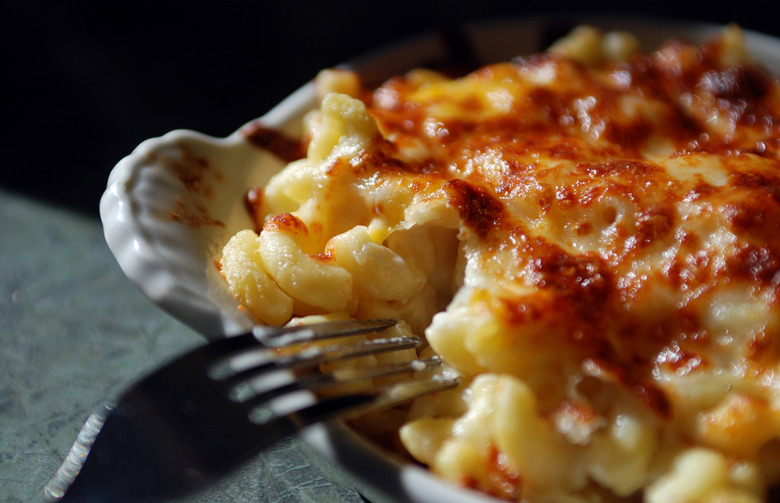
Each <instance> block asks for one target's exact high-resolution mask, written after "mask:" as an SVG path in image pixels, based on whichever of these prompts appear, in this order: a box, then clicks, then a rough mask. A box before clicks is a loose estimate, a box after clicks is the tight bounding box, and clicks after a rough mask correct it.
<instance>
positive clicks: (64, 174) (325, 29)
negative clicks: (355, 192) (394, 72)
mask: <svg viewBox="0 0 780 503" xmlns="http://www.w3.org/2000/svg"><path fill="white" fill-rule="evenodd" d="M4 5H5V6H4V7H3V8H2V11H4V12H3V14H2V18H3V19H2V24H3V25H4V28H3V29H0V37H2V38H1V39H0V43H2V51H3V60H4V62H3V63H4V64H3V76H2V77H1V78H0V79H1V80H2V81H4V82H5V84H6V85H5V86H4V87H5V88H6V90H5V91H4V95H5V103H6V106H5V107H4V112H5V113H4V114H3V123H4V126H3V127H4V133H3V143H2V151H3V154H4V155H3V156H2V159H3V161H4V162H3V165H2V166H1V167H0V189H4V190H6V191H10V192H15V193H20V194H24V195H29V196H30V197H34V198H37V199H40V200H41V201H44V202H47V203H51V204H54V205H57V206H62V207H63V208H66V209H72V210H76V211H79V212H83V213H85V214H88V215H90V216H94V217H97V207H98V200H99V198H100V195H101V194H102V192H103V189H104V187H105V183H106V178H107V177H108V173H109V172H110V170H111V168H112V167H113V166H114V164H115V163H116V162H117V161H118V160H119V159H121V158H122V157H123V156H125V155H126V154H128V153H129V152H130V151H131V150H132V149H133V148H134V147H135V146H136V145H137V144H138V143H140V142H141V141H142V140H144V139H146V138H149V137H152V136H159V135H161V134H163V133H165V132H167V131H169V130H172V129H178V128H186V129H194V130H197V131H201V132H204V133H207V134H210V135H215V136H225V135H228V134H230V133H232V132H233V131H234V130H235V129H237V128H238V127H239V126H240V125H242V124H244V123H245V122H247V121H249V120H251V119H253V118H255V117H258V116H260V115H262V114H263V113H265V112H266V111H268V109H270V108H271V107H272V106H273V105H274V104H275V103H277V102H278V101H279V100H281V99H282V98H284V97H285V96H286V95H288V94H289V93H290V92H292V91H293V90H295V89H296V88H297V87H299V86H300V85H302V84H303V83H305V82H306V81H307V80H309V79H310V78H311V77H313V76H314V75H315V74H316V72H317V71H318V70H319V69H321V68H324V67H328V66H333V65H335V64H338V63H340V62H342V61H344V60H348V59H350V58H353V57H355V56H357V55H360V54H361V53H364V52H366V51H369V50H371V49H374V48H377V47H380V46H382V45H385V44H388V43H391V42H393V41H396V40H398V39H400V38H404V37H406V36H410V35H415V34H419V33H423V32H426V31H430V30H437V29H443V28H449V27H452V26H456V25H458V24H462V23H465V22H469V21H475V20H490V19H500V18H507V17H520V16H528V15H537V14H555V13H586V14H598V13H619V14H630V15H637V16H648V17H655V18H658V17H661V18H671V19H683V20H699V21H706V22H714V23H727V22H731V21H734V22H737V23H739V24H741V25H742V26H743V27H744V28H746V29H752V30H756V31H761V32H765V33H768V34H772V35H780V23H778V22H777V18H776V13H775V12H774V10H773V8H772V7H771V5H772V3H771V2H760V3H759V2H756V3H751V2H745V1H740V2H736V1H733V0H732V1H728V2H718V1H708V2H706V3H705V2H685V1H684V0H678V1H675V2H673V1H655V2H647V1H635V2H633V3H629V2H620V3H615V2H583V1H581V0H580V1H555V0H549V1H539V2H529V1H506V0H479V1H475V2H471V3H464V2H455V1H452V2H433V1H428V0H418V1H407V0H396V1H388V0H385V1H375V2H371V1H367V0H363V1H352V0H348V1H342V2H335V1H333V0H331V1H320V2H311V1H309V2H306V1H294V0H271V1H262V0H256V1H254V2H238V1H223V2H213V3H206V4H204V3H194V2H148V1H132V2H124V3H121V2H110V1H109V2H101V3H98V2H86V3H85V2H75V3H74V2H66V1H55V0H39V1H26V0H6V2H5V3H4ZM9 154H10V155H9ZM0 197H1V196H0ZM0 239H2V238H0Z"/></svg>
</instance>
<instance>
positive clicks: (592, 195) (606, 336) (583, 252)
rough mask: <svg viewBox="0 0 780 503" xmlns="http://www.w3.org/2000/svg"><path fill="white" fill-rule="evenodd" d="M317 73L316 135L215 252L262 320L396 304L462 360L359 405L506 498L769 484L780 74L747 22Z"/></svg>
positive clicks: (356, 314)
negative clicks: (397, 393)
mask: <svg viewBox="0 0 780 503" xmlns="http://www.w3.org/2000/svg"><path fill="white" fill-rule="evenodd" d="M317 92H318V96H319V97H320V100H321V106H320V107H319V109H318V110H316V111H315V112H313V113H311V114H310V115H309V116H308V117H307V128H308V133H307V137H309V138H310V141H309V143H308V152H307V156H306V158H304V159H301V160H298V161H294V162H292V163H290V164H289V165H288V166H287V167H286V168H285V169H284V170H282V171H281V172H280V173H278V174H277V175H276V176H275V177H274V178H273V179H272V180H271V181H270V182H269V183H268V185H267V186H266V187H264V188H262V197H261V198H260V201H261V202H260V206H259V208H258V211H257V214H258V215H260V218H259V221H258V222H257V229H255V230H244V231H241V232H239V233H238V234H236V235H235V236H233V237H232V238H231V239H230V240H229V241H228V242H227V243H226V244H225V246H224V249H223V250H222V255H221V257H220V259H219V266H220V270H221V273H222V275H223V277H224V278H225V280H226V281H227V283H228V285H229V287H230V289H231V291H232V292H233V294H234V295H235V297H236V298H237V299H238V301H239V302H240V303H241V304H242V305H243V306H244V307H245V308H246V309H247V310H248V311H249V312H251V313H252V314H253V315H254V316H255V317H256V318H257V320H258V321H259V322H262V323H267V324H283V323H286V322H288V321H289V320H291V319H294V318H303V319H304V321H306V320H309V319H321V318H323V317H324V318H369V317H392V318H397V319H399V320H403V322H402V323H401V324H399V326H398V327H396V328H394V329H393V330H395V331H397V332H398V333H399V334H401V333H407V334H408V333H410V332H411V333H415V334H418V335H424V336H425V338H426V341H427V344H428V346H426V347H425V348H424V349H423V350H422V351H423V353H426V354H428V353H436V354H438V355H440V356H441V357H442V358H443V359H444V361H445V362H446V363H447V364H448V365H449V366H451V367H453V368H454V369H456V370H457V371H458V372H459V373H460V375H461V383H460V385H459V386H458V388H456V389H454V390H451V391H448V392H444V393H439V394H436V395H431V396H428V397H424V398H421V399H418V400H417V401H416V402H415V403H413V404H412V405H411V407H409V408H408V410H407V409H398V410H395V411H391V412H388V413H385V414H383V415H381V416H379V415H369V416H367V417H366V418H363V419H362V420H361V421H360V422H359V423H358V424H359V427H360V428H362V429H363V430H364V431H366V432H367V433H368V434H371V435H374V434H378V433H379V432H381V431H386V430H388V429H390V430H393V431H395V432H396V433H397V435H398V438H399V439H400V442H401V444H402V445H403V449H404V450H405V451H406V453H408V454H409V455H411V456H412V457H413V458H415V459H416V460H417V461H418V462H420V463H422V464H424V465H426V466H428V467H429V468H430V469H431V470H432V471H434V472H435V473H437V474H438V475H440V476H441V477H443V478H445V479H447V480H450V481H452V482H453V483H455V484H460V485H463V486H467V487H472V488H476V489H479V490H482V491H485V492H487V493H490V494H493V495H496V496H499V497H502V498H506V499H509V500H515V501H529V502H534V503H538V502H572V503H573V502H583V503H584V502H593V501H604V502H619V501H637V500H638V499H641V500H643V501H646V502H648V503H667V502H690V503H693V502H697V503H703V502H709V503H716V502H759V501H764V500H765V499H766V497H767V496H766V494H767V490H768V488H770V487H772V486H774V485H776V484H778V483H780V442H779V441H778V439H779V438H780V381H779V380H780V373H779V372H778V371H780V369H779V368H778V363H779V362H780V297H778V293H780V227H778V225H780V224H778V222H780V170H779V169H778V168H780V157H779V156H778V151H779V150H778V149H780V126H778V124H780V85H779V84H778V81H777V80H776V79H774V78H773V77H770V76H767V75H766V74H765V73H764V72H763V71H762V70H761V69H760V68H759V67H757V66H756V64H755V63H753V62H752V60H750V57H749V55H748V53H747V50H746V49H745V47H744V41H743V39H742V37H741V32H740V30H739V28H737V27H733V26H731V27H728V28H726V29H724V31H723V33H722V34H721V35H720V36H719V37H716V38H715V39H713V40H711V41H709V42H707V43H706V44H703V45H702V46H696V45H693V44H690V43H687V42H684V41H670V42H668V43H666V44H664V45H663V46H662V47H660V48H659V49H658V50H656V51H655V52H652V53H647V54H645V53H642V52H641V51H640V48H639V45H638V43H637V41H636V40H635V39H634V38H633V37H632V36H630V35H627V34H624V33H608V34H604V33H602V32H599V31H597V30H594V29H592V28H588V27H583V28H579V29H577V30H575V31H574V32H572V34H570V35H569V36H568V37H566V38H564V39H562V40H561V41H559V42H558V43H556V44H555V45H553V46H552V47H551V48H550V50H549V51H547V52H545V53H543V54H540V55H534V56H528V57H523V58H518V59H517V60H516V61H513V62H512V63H505V64H494V65H490V66H487V67H485V68H482V69H479V70H476V71H475V72H473V73H471V74H468V75H465V76H463V77H460V78H449V77H446V76H444V75H442V74H438V73H436V72H432V71H429V70H415V71H412V72H410V73H408V74H406V75H403V76H399V77H396V78H394V79H391V80H389V81H388V82H387V83H385V84H384V85H382V86H380V87H379V88H377V89H376V90H374V91H373V92H369V91H368V90H365V89H363V87H362V84H361V83H360V80H359V78H358V77H357V75H355V74H354V73H351V72H347V71H341V70H330V71H324V72H323V73H322V74H321V75H320V76H319V77H318V79H317ZM307 317H313V318H307ZM415 356H416V353H415V351H414V350H409V351H405V352H401V353H399V354H391V355H384V356H381V357H370V358H367V359H362V360H361V361H360V362H359V363H357V365H366V366H372V365H376V364H378V361H380V360H381V361H391V360H393V359H395V360H403V359H408V358H414V357H415Z"/></svg>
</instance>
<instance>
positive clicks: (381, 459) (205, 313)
mask: <svg viewBox="0 0 780 503" xmlns="http://www.w3.org/2000/svg"><path fill="white" fill-rule="evenodd" d="M582 23H589V24H593V25H596V26H599V27H602V28H605V29H622V30H626V31H630V32H632V33H634V34H636V35H637V36H638V37H639V39H640V40H641V41H642V42H643V44H644V46H645V48H646V49H653V48H655V47H657V45H658V44H659V43H660V42H661V41H663V40H665V39H668V38H670V37H676V36H682V37H685V38H689V39H692V40H694V41H701V40H702V39H704V38H706V37H708V36H710V35H711V34H712V33H713V32H715V31H716V30H717V29H719V27H717V26H712V25H703V24H690V23H678V22H667V21H648V20H636V19H634V20H626V19H620V18H607V19H605V18H601V19H592V18H576V17H572V18H567V19H561V18H556V19H555V20H553V19H552V18H532V19H521V20H510V21H500V22H484V23H480V24H474V25H470V26H468V27H464V28H463V29H462V30H461V31H458V32H457V35H458V37H455V38H454V39H453V38H452V32H448V33H447V34H440V33H431V34H429V35H424V36H421V37H419V38H417V39H414V40H409V41H407V42H404V43H401V44H399V45H397V46H393V47H391V48H388V49H386V50H383V51H379V52H376V53H373V54H369V55H367V56H366V57H364V58H361V59H360V60H357V61H354V62H352V63H350V64H348V65H345V66H348V67H351V68H353V69H356V70H357V71H358V72H359V73H361V75H362V76H363V77H364V80H365V82H367V83H368V84H376V83H379V82H381V81H383V80H384V79H386V78H388V77H390V76H392V75H396V74H399V73H403V72H405V71H406V70H408V69H411V68H414V67H417V66H425V65H428V64H430V63H431V62H436V61H442V60H447V59H452V56H453V55H454V56H455V57H456V58H457V56H462V55H463V54H459V53H458V52H457V48H458V47H462V45H459V44H458V43H453V40H454V41H455V42H464V41H465V42H466V45H467V47H470V49H471V55H473V56H476V58H477V60H478V62H479V63H481V64H484V63H489V62H494V61H501V60H508V59H511V58H512V57H514V56H517V55H523V54H530V53H534V52H538V51H540V50H542V49H543V48H544V47H545V45H546V44H547V43H548V42H549V41H550V40H551V36H555V35H561V34H563V33H564V32H565V29H566V28H567V27H571V26H574V25H576V24H582ZM746 36H747V40H748V43H749V45H750V48H751V51H752V53H753V55H754V56H755V57H756V59H757V60H759V61H761V62H762V63H764V64H765V65H766V66H767V67H769V68H770V69H772V70H773V71H774V72H776V73H780V40H777V39H775V38H772V37H768V36H765V35H761V34H757V33H751V32H747V33H746ZM453 51H455V52H454V53H453ZM312 106H313V89H312V85H311V84H306V85H304V86H303V87H302V88H300V89H298V90H297V91H296V92H294V93H293V94H292V95H291V96H290V97H289V98H287V99H286V100H285V101H283V102H282V103H280V104H279V105H278V106H277V107H276V108H274V109H273V110H271V111H270V112H269V113H268V114H266V115H265V116H264V117H262V118H261V119H259V120H260V121H261V122H262V124H263V125H265V126H267V127H270V128H274V129H277V130H280V131H283V132H286V133H288V134H290V135H295V134H296V133H297V132H298V131H299V129H300V125H301V119H302V116H303V115H304V114H305V112H306V111H308V110H310V109H311V108H312ZM245 127H246V126H244V128H245ZM244 128H240V129H239V130H237V131H236V132H235V133H234V134H232V135H230V136H228V137H227V138H212V137H208V136H205V135H202V134H199V133H196V132H193V131H184V130H180V131H173V132H171V133H168V134H166V135H165V136H163V137H161V138H154V139H150V140H147V141H145V142H143V143H142V144H141V145H139V146H138V148H137V149H136V150H135V151H133V152H132V153H131V154H130V155H129V156H127V157H126V158H124V159H122V160H121V161H120V162H119V163H118V164H117V166H116V167H115V168H114V170H113V171H112V173H111V175H110V178H109V181H108V187H107V189H106V192H105V194H104V196H103V198H102V200H101V205H100V214H101V218H102V221H103V226H104V231H105V236H106V240H107V242H108V245H109V247H110V249H111V251H112V252H113V253H114V255H115V256H116V259H117V261H118V262H119V265H120V266H121V268H122V270H123V271H124V273H125V274H126V275H127V277H128V278H129V279H130V280H131V281H132V282H133V283H135V284H136V285H137V286H138V287H139V288H140V289H141V290H142V291H143V292H144V293H145V294H146V295H147V296H148V297H149V298H150V299H151V300H152V301H154V302H155V303H157V304H158V305H159V306H160V307H161V308H163V309H164V310H166V311H167V312H169V313H170V314H171V315H173V316H174V317H176V318H178V319H179V320H180V321H182V322H184V323H185V324H187V325H189V326H190V327H192V328H193V329H195V330H196V331H198V332H200V333H201V334H203V335H204V336H205V337H208V338H212V337H224V336H227V335H230V334H232V333H236V332H239V331H242V330H244V329H246V328H248V327H250V326H251V325H252V322H251V320H250V319H249V318H247V317H246V316H245V315H244V314H243V313H242V312H241V311H240V310H239V309H238V306H237V303H236V301H235V300H234V299H233V298H232V297H231V296H230V294H229V293H228V292H227V289H226V287H225V285H224V283H223V281H222V279H221V278H220V277H219V276H218V274H217V273H216V269H215V267H214V266H213V257H214V256H215V251H216V250H218V249H219V248H220V247H221V245H222V244H223V243H224V242H225V241H226V240H227V239H228V238H229V237H230V236H231V235H232V234H233V233H235V232H236V231H237V230H239V229H241V228H246V227H248V226H250V225H251V222H250V219H249V217H248V214H247V213H246V211H245V206H244V197H245V195H246V193H247V191H248V190H249V189H250V188H251V187H253V186H256V185H262V184H263V183H264V182H265V181H266V180H268V178H269V177H270V176H271V175H272V174H273V173H275V172H276V171H277V170H279V169H280V168H281V167H282V166H283V164H284V163H283V162H282V161H280V160H279V159H277V158H275V157H274V156H273V155H271V154H270V153H268V152H266V151H264V150H262V149H260V148H258V147H257V146H254V145H253V144H252V143H250V142H249V141H248V140H247V139H246V137H245V134H244V133H242V130H244ZM304 437H305V439H306V440H307V441H308V442H309V443H310V444H311V445H312V446H314V447H315V449H317V450H318V451H319V452H320V453H322V454H323V455H325V456H326V457H327V458H329V459H331V460H333V461H334V462H336V463H339V464H341V465H342V466H343V467H344V468H346V469H347V470H348V471H350V472H352V473H353V474H354V475H355V476H356V481H357V485H358V486H359V487H360V488H361V489H362V490H363V491H364V492H365V493H366V494H367V495H368V496H369V497H370V498H371V499H372V501H412V502H417V503H434V502H441V501H448V502H452V503H459V502H463V503H467V502H469V503H476V502H486V501H495V500H493V499H492V498H488V497H486V496H483V495H480V494H477V493H474V492H471V491H466V490H461V489H456V488H454V487H452V486H450V485H449V484H446V483H444V482H442V481H441V480H439V479H437V478H436V477H434V476H432V475H431V474H430V473H428V472H427V471H425V470H424V469H422V468H420V467H417V466H414V465H411V464H404V463H402V462H400V461H398V460H396V459H394V458H392V457H391V456H388V455H386V454H383V453H382V452H380V451H379V450H377V449H376V448H374V447H373V446H371V445H368V444H367V443H366V442H364V441H363V440H361V439H360V438H359V437H358V436H356V435H354V434H353V433H351V432H350V431H348V430H347V429H346V428H345V427H343V426H341V425H340V424H332V425H322V426H317V427H313V428H311V429H310V430H308V431H307V432H305V435H304Z"/></svg>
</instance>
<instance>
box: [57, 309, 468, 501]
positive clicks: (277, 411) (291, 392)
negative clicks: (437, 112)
mask: <svg viewBox="0 0 780 503" xmlns="http://www.w3.org/2000/svg"><path fill="white" fill-rule="evenodd" d="M393 325H395V321H393V320H364V321H343V322H327V323H321V324H315V325H301V326H297V327H286V328H273V327H257V328H256V329H254V330H253V331H251V332H248V333H245V334H242V335H239V336H236V337H230V338H227V339H224V340H220V341H217V342H212V343H208V344H206V345H204V346H201V347H198V348H196V349H194V350H192V351H190V352H189V353H186V354H185V355H183V356H181V357H179V358H177V359H175V360H174V361H172V362H171V363H169V364H167V365H165V366H163V367H162V368H160V369H159V370H157V371H155V372H154V373H152V374H150V375H149V376H147V377H146V378H144V379H143V380H141V381H140V382H138V383H137V384H135V385H134V386H133V387H131V388H130V389H128V390H127V391H126V392H125V393H124V394H123V395H122V396H121V397H120V398H119V399H118V400H117V401H112V402H109V403H107V404H106V405H105V406H102V407H100V408H99V409H98V410H97V411H95V412H94V413H93V414H92V415H91V416H90V418H89V419H88V420H87V422H86V424H85V425H84V428H83V429H82V431H81V433H80V434H79V435H78V438H77V439H76V442H75V444H74V445H73V447H72V448H71V450H70V452H69V453H68V455H67V457H66V458H65V461H64V462H63V464H62V466H61V467H60V468H59V470H58V471H57V473H56V475H55V477H54V478H53V479H52V480H51V481H50V482H49V483H48V484H47V486H46V488H45V489H44V496H45V499H46V501H49V502H53V501H60V502H63V503H65V502H68V503H70V502H101V503H102V502H122V501H128V502H129V501H133V502H139V501H158V500H164V499H169V498H174V497H180V496H182V495H184V494H187V493H189V492H193V491H196V490H198V489H200V488H202V487H203V486H205V485H206V484H208V483H209V482H211V481H213V480H216V479H217V478H219V477H220V476H222V475H225V474H226V473H228V472H229V471H230V470H231V469H233V468H235V467H237V466H238V465H240V464H242V463H244V462H246V461H247V460H248V459H250V458H251V457H252V456H254V455H256V454H257V453H258V452H259V451H260V450H262V449H263V448H266V447H268V446H269V445H271V444H273V443H274V442H276V441H277V440H280V439H282V438H284V437H286V436H288V435H291V434H294V433H296V432H297V431H299V430H300V429H302V428H304V427H306V426H308V425H311V424H313V423H317V422H321V421H326V420H328V419H332V418H335V417H347V416H349V415H355V414H359V413H362V412H365V411H368V410H376V409H380V408H385V407H392V406H394V405H398V404H400V403H403V402H406V401H409V400H412V399H414V398H416V397H419V396H422V395H425V394H428V393H434V392H437V391H443V390H445V389H448V388H451V387H452V386H454V385H455V384H456V381H455V380H454V379H453V378H436V379H434V378H432V376H431V372H430V371H431V370H432V369H434V368H436V367H437V366H439V365H440V361H439V360H438V359H436V358H434V359H429V360H419V359H418V360H414V361H410V362H404V363H399V364H394V365H388V366H384V367H376V368H373V369H370V370H357V369H355V370H350V369H346V370H345V369H342V370H334V371H321V370H320V367H321V364H323V363H329V362H333V361H337V360H346V359H350V358H357V357H360V356H365V355H371V354H377V353H380V352H385V351H394V350H399V349H408V348H413V347H416V346H418V345H419V344H420V340H419V338H417V337H386V338H381V337H379V338H360V339H361V340H359V341H355V340H349V339H345V340H344V341H340V342H338V341H333V342H332V343H331V342H319V341H325V340H327V339H336V338H347V337H349V336H358V335H361V334H371V333H376V332H380V331H382V330H385V329H387V328H389V327H391V326H393ZM312 343H314V344H312ZM405 376H408V377H405Z"/></svg>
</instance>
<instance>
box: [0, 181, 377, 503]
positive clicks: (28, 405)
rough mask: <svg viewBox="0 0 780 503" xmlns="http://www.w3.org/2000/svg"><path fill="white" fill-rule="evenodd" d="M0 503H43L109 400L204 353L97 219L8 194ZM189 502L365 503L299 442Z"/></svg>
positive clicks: (0, 360) (0, 228) (1, 195)
mask: <svg viewBox="0 0 780 503" xmlns="http://www.w3.org/2000/svg"><path fill="white" fill-rule="evenodd" d="M0 263H1V264H2V266H0V327H1V328H0V502H3V503H15V502H24V503H27V502H36V501H41V499H42V488H43V486H44V485H45V483H46V482H47V481H48V480H49V477H51V476H52V475H53V474H54V472H55V470H56V469H57V467H58V466H59V464H60V462H61V461H62V459H63V457H64V456H65V454H66V453H67V452H68V450H69V448H70V446H71V445H72V443H73V440H74V439H75V438H76V435H77V434H78V432H79V430H80V429H81V427H82V425H83V423H84V421H85V420H86V418H87V416H88V415H89V413H90V411H91V410H93V409H94V408H95V407H96V406H97V405H98V404H100V403H101V402H102V401H103V400H104V399H105V398H107V397H109V396H111V395H113V394H116V393H117V392H119V391H120V390H121V389H122V388H124V387H125V385H127V384H128V383H131V382H132V381H133V380H134V379H136V378H138V377H140V376H142V375H143V374H144V373H146V372H148V371H150V370H152V369H153V368H154V367H155V366H156V365H157V364H158V363H161V362H163V361H164V360H166V359H168V358H170V357H172V356H174V355H176V354H178V353H180V352H183V351H184V350H186V349H188V348H191V347H193V346H195V345H197V344H200V343H202V342H203V340H202V339H201V338H200V336H199V335H197V334H196V333H195V332H194V331H192V330H190V329H189V328H187V327H185V326H184V325H182V324H180V323H179V322H177V321H176V320H174V319H173V318H171V317H170V316H168V315H167V314H165V313H163V312H162V311H161V310H159V309H158V308H157V307H156V306H154V305H153V304H152V303H151V302H150V301H149V300H148V299H147V298H146V297H144V296H143V294H141V293H140V292H139V291H138V290H137V289H136V288H135V286H133V285H132V284H131V283H130V281H129V280H128V279H127V278H126V277H125V276H124V275H123V274H122V272H121V270H120V268H119V266H118V265H117V263H116V261H115V260H114V257H113V256H112V255H111V252H110V251H109V249H108V247H107V246H106V244H105V241H104V240H103V234H102V228H101V225H100V222H99V221H98V219H97V217H94V218H91V217H89V216H84V215H81V214H76V213H72V212H69V211H68V210H63V209H60V208H56V207H51V206H47V205H45V204H43V203H41V202H37V201H33V200H30V199H27V198H25V197H22V196H20V195H16V194H12V193H9V192H6V191H3V190H0ZM183 501H188V502H190V501H191V502H195V503H205V502H209V503H220V502H231V503H233V502H296V503H297V502H317V503H320V502H346V503H349V502H362V501H365V500H363V499H362V497H361V496H360V494H358V492H357V491H356V490H355V489H354V488H353V486H352V485H351V484H350V482H349V480H348V479H347V478H346V477H345V476H344V474H342V473H340V472H339V471H338V470H337V469H336V468H335V467H333V466H332V465H330V464H329V463H327V462H325V461H324V460H322V459H320V458H319V457H318V456H317V455H316V453H313V452H312V451H311V450H310V449H309V448H308V447H307V446H305V445H303V443H302V442H301V441H300V440H298V439H297V438H291V439H288V440H285V441H282V442H281V443H279V444H277V445H276V446H275V447H274V448H272V449H270V450H268V451H266V452H264V453H261V454H260V455H258V456H257V457H256V458H255V459H254V460H252V461H251V462H250V463H248V464H247V465H245V466H243V467H242V468H241V469H239V470H238V471H237V472H235V473H233V474H232V475H230V476H229V477H228V478H226V479H224V480H222V481H220V482H218V483H216V484H215V485H214V486H212V487H211V488H209V490H207V491H206V492H204V493H202V494H198V495H195V496H192V497H189V498H187V499H185V500H183Z"/></svg>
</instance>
